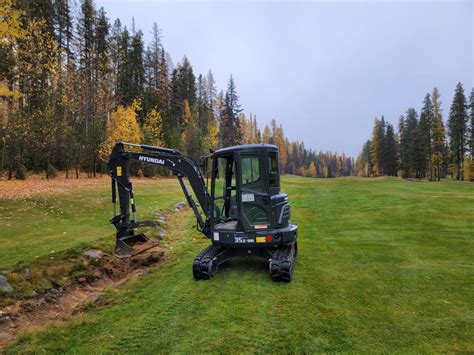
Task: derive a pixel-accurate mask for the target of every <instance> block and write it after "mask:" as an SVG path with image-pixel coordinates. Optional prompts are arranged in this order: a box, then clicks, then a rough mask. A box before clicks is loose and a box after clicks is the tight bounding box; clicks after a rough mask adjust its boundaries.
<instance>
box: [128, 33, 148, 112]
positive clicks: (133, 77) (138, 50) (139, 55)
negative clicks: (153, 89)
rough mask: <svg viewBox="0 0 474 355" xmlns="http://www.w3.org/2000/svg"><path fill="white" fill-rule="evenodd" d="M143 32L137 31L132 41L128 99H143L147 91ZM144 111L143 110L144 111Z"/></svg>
mask: <svg viewBox="0 0 474 355" xmlns="http://www.w3.org/2000/svg"><path fill="white" fill-rule="evenodd" d="M142 37H143V33H142V31H140V30H139V31H137V32H136V33H135V34H134V35H133V37H132V41H131V47H130V56H129V62H128V66H129V70H130V77H129V79H130V80H129V83H128V86H127V88H128V90H127V93H128V95H127V97H128V100H130V101H133V100H140V101H142V100H143V96H144V91H145V68H144V65H143V47H144V45H143V39H142ZM142 112H143V111H142ZM143 118H144V117H143V116H139V121H143Z"/></svg>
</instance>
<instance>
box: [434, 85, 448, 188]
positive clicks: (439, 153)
mask: <svg viewBox="0 0 474 355" xmlns="http://www.w3.org/2000/svg"><path fill="white" fill-rule="evenodd" d="M432 97H433V122H432V128H431V131H432V140H431V164H432V166H433V168H434V175H435V176H434V178H435V179H437V180H438V181H440V180H441V176H442V175H444V174H443V162H444V155H445V146H446V133H445V129H444V123H443V117H442V113H441V102H440V101H439V97H440V94H439V91H438V89H437V88H434V89H433V95H432Z"/></svg>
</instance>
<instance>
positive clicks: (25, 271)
mask: <svg viewBox="0 0 474 355" xmlns="http://www.w3.org/2000/svg"><path fill="white" fill-rule="evenodd" d="M20 275H21V276H23V277H24V278H25V279H26V280H30V279H31V277H32V276H33V274H32V273H31V270H30V269H28V268H23V269H21V270H20Z"/></svg>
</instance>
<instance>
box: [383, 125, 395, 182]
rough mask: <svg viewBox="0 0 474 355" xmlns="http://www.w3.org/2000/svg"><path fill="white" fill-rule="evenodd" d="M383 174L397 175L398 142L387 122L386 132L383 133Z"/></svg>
mask: <svg viewBox="0 0 474 355" xmlns="http://www.w3.org/2000/svg"><path fill="white" fill-rule="evenodd" d="M385 152H386V162H385V174H387V175H389V176H397V169H398V144H397V139H396V137H395V132H394V130H393V126H392V125H391V124H390V123H389V124H387V132H386V135H385Z"/></svg>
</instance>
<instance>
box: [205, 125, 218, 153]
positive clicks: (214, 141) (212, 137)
mask: <svg viewBox="0 0 474 355" xmlns="http://www.w3.org/2000/svg"><path fill="white" fill-rule="evenodd" d="M203 139H204V142H203V149H204V153H205V154H208V153H209V149H213V150H214V149H216V148H217V147H218V146H219V127H218V126H217V123H216V121H215V120H212V121H211V122H209V126H208V129H207V135H206V136H205V137H204V138H203Z"/></svg>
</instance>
